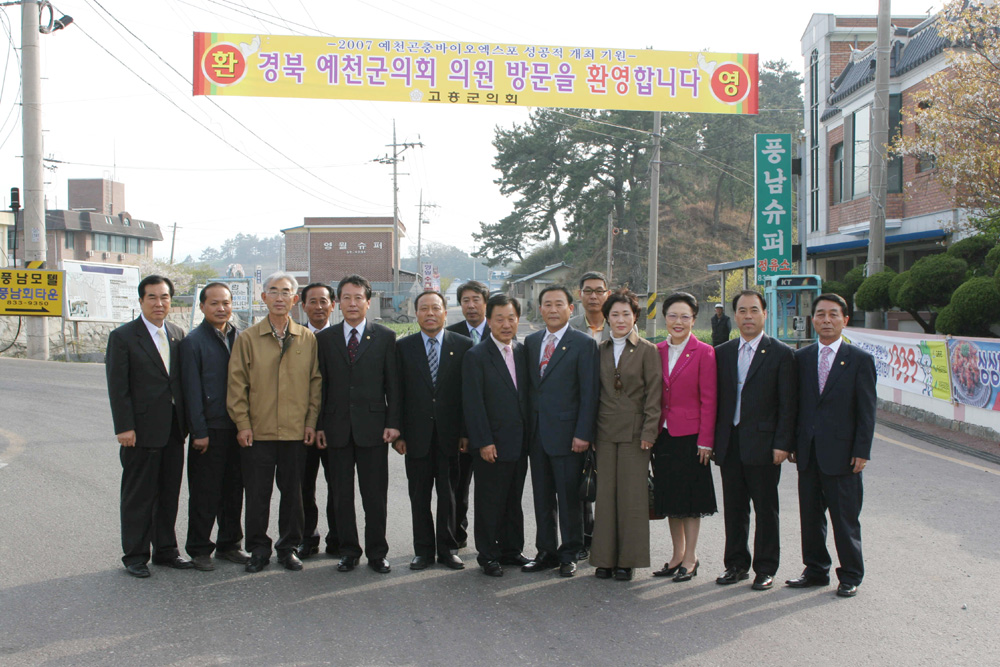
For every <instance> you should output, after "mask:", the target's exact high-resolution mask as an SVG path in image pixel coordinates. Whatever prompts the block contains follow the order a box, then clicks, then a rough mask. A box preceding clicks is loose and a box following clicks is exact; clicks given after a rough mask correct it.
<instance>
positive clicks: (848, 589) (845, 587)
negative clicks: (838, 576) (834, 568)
mask: <svg viewBox="0 0 1000 667" xmlns="http://www.w3.org/2000/svg"><path fill="white" fill-rule="evenodd" d="M857 594H858V587H857V586H855V585H854V584H845V583H841V584H840V585H839V586H837V597H842V598H852V597H854V596H855V595H857Z"/></svg>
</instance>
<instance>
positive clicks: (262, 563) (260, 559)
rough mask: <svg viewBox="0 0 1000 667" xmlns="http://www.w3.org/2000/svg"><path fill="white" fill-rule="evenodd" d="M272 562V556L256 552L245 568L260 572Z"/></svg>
mask: <svg viewBox="0 0 1000 667" xmlns="http://www.w3.org/2000/svg"><path fill="white" fill-rule="evenodd" d="M270 562H271V559H270V558H265V557H264V556H258V555H257V554H254V555H253V556H250V562H248V563H247V565H246V567H245V568H244V569H245V570H246V571H247V572H249V573H251V574H253V573H255V572H260V571H261V570H263V569H264V568H265V567H267V566H268V564H269V563H270Z"/></svg>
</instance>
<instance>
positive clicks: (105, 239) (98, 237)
mask: <svg viewBox="0 0 1000 667" xmlns="http://www.w3.org/2000/svg"><path fill="white" fill-rule="evenodd" d="M94 250H95V251H98V252H99V251H102V250H103V251H108V250H111V237H110V236H108V235H107V234H97V233H95V234H94Z"/></svg>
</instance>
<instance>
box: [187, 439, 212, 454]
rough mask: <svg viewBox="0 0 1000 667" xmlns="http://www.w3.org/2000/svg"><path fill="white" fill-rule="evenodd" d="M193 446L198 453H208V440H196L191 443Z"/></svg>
mask: <svg viewBox="0 0 1000 667" xmlns="http://www.w3.org/2000/svg"><path fill="white" fill-rule="evenodd" d="M191 446H192V447H194V448H195V450H196V451H198V452H200V453H201V454H204V453H205V452H207V451H208V438H195V439H194V440H192V441H191Z"/></svg>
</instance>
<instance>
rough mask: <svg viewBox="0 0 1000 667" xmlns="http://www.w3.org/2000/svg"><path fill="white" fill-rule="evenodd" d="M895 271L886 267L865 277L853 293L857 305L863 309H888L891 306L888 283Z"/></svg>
mask: <svg viewBox="0 0 1000 667" xmlns="http://www.w3.org/2000/svg"><path fill="white" fill-rule="evenodd" d="M895 277H896V272H895V271H893V270H892V269H889V268H886V269H885V270H883V271H882V272H881V273H876V274H875V275H873V276H868V277H867V278H865V280H864V282H862V283H861V286H860V287H858V291H857V292H856V293H855V294H854V302H855V304H857V307H858V308H860V309H861V310H865V311H876V310H888V309H889V308H891V307H892V302H891V300H890V299H889V285H890V283H891V282H892V280H893V278H895Z"/></svg>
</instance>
